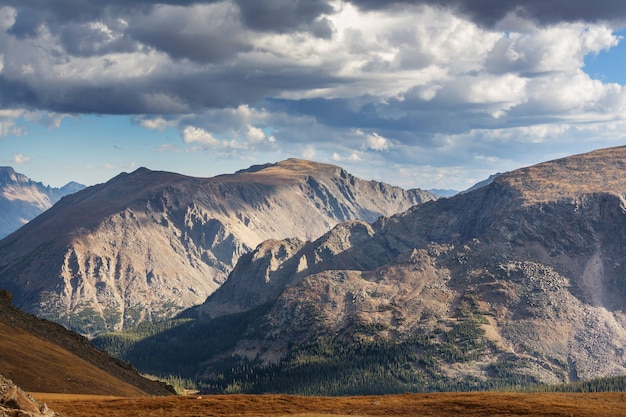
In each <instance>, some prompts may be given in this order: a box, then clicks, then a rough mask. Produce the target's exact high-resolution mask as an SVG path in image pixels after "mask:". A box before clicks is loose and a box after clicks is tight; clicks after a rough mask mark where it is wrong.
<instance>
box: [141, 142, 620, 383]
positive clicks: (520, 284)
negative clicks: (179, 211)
mask: <svg viewBox="0 0 626 417" xmlns="http://www.w3.org/2000/svg"><path fill="white" fill-rule="evenodd" d="M625 191H626V147H616V148H610V149H602V150H598V151H594V152H590V153H587V154H580V155H574V156H571V157H567V158H562V159H558V160H554V161H548V162H545V163H542V164H537V165H534V166H532V167H527V168H522V169H520V170H515V171H512V172H510V173H504V174H501V175H500V176H498V177H497V178H495V179H494V181H493V182H492V183H490V184H488V185H486V186H484V187H481V188H479V189H476V190H474V191H471V192H467V193H463V194H460V195H457V196H454V197H451V198H447V199H440V200H436V201H430V202H425V203H424V204H420V205H417V206H413V207H412V208H410V209H409V210H407V211H405V212H402V213H399V214H395V215H393V216H390V217H382V218H380V219H378V220H377V221H375V222H373V223H371V224H370V223H367V222H363V221H350V222H346V223H341V224H339V225H337V226H335V227H334V228H333V229H331V230H330V231H329V232H328V233H326V234H325V235H323V236H322V237H320V238H319V239H316V240H314V241H311V242H302V241H298V240H294V239H291V240H283V241H281V240H275V241H267V242H265V243H263V244H261V245H259V246H258V247H257V249H256V250H255V251H253V252H251V253H249V254H248V255H246V256H244V257H242V258H241V259H240V262H239V263H238V264H237V265H236V266H235V268H234V269H233V272H232V273H231V275H230V277H229V279H228V281H226V283H224V285H222V286H221V287H220V289H218V290H217V291H216V292H214V293H213V294H212V295H211V296H209V298H208V299H207V301H206V302H205V303H204V304H203V305H201V306H199V307H196V308H194V311H196V312H197V314H199V316H200V321H201V322H202V321H204V322H206V323H211V322H213V321H219V320H222V319H227V318H228V317H230V316H231V315H232V314H233V313H237V314H240V315H241V317H248V316H247V315H249V314H251V312H252V311H255V310H254V309H259V308H262V309H263V311H264V312H263V313H262V314H261V315H260V316H259V315H258V314H255V315H251V316H250V320H251V321H249V322H248V323H249V324H248V326H251V327H249V328H248V330H247V332H245V333H243V334H241V335H240V336H239V337H238V339H236V340H235V341H234V342H233V345H232V346H231V347H230V348H229V349H228V350H226V351H223V352H220V355H219V356H216V357H214V358H213V359H210V358H204V362H203V363H204V364H205V365H203V367H204V373H202V372H200V374H198V375H200V376H198V377H199V378H200V379H202V378H206V380H207V381H212V382H210V383H211V384H215V383H217V382H215V381H216V380H215V379H212V378H213V377H212V376H211V375H214V372H221V371H218V369H221V368H219V366H221V365H219V363H221V362H220V359H219V358H220V357H225V356H229V355H234V356H235V357H239V358H241V360H242V365H241V366H252V365H250V364H256V365H254V367H253V371H252V372H254V373H256V372H261V371H262V370H263V369H267V368H266V367H269V366H276V367H277V369H293V367H294V366H295V367H301V368H302V369H305V368H306V367H307V366H309V368H306V369H308V370H307V371H306V372H321V371H319V370H314V369H317V368H315V366H316V365H314V363H317V362H315V361H319V364H320V365H319V366H323V364H324V363H326V362H324V361H325V359H324V358H325V356H324V355H327V354H328V353H324V352H329V351H328V350H327V349H331V348H330V347H329V346H335V348H334V349H336V351H339V352H341V351H344V350H345V349H350V348H349V346H359V344H363V343H365V344H366V345H368V344H370V343H371V344H374V345H375V346H381V345H384V344H385V343H389V344H390V346H398V349H400V346H401V349H409V350H410V351H411V352H412V355H414V357H415V358H418V359H414V361H413V362H408V363H404V364H399V365H398V366H399V368H398V370H397V371H394V372H398V373H400V374H401V373H402V372H405V371H401V370H402V369H405V368H404V367H406V369H405V370H406V372H408V373H409V374H408V375H410V376H408V375H405V376H404V377H402V378H408V379H409V380H410V379H411V378H417V380H420V379H422V383H425V384H428V383H432V384H435V382H434V381H457V382H449V383H451V384H452V383H458V384H461V383H462V384H465V385H457V386H463V387H465V388H468V387H469V388H471V387H478V386H482V385H480V384H486V383H487V381H489V378H491V377H493V376H494V375H508V376H507V378H509V377H510V378H513V377H514V378H515V380H519V381H535V382H543V383H560V382H572V381H577V380H586V379H591V378H597V377H605V376H612V375H619V374H624V373H626V365H625V364H626V353H625V352H626V312H625V310H624V306H625V305H626V293H625V292H624V288H626V264H624V262H623V259H624V255H625V254H626V238H625V236H626V194H625ZM463 334H465V336H463V337H461V336H460V335H463ZM416 335H419V338H417V339H416V337H417V336H416ZM422 337H423V338H425V339H421V338H422ZM158 340H160V339H159V338H158V337H156V338H155V339H154V341H155V342H156V341H158ZM161 342H163V343H166V342H165V341H162V340H161ZM146 343H147V342H146ZM354 343H356V345H354ZM376 343H379V344H380V345H376ZM148 345H149V344H146V346H148ZM297 346H310V348H308V349H312V350H304V351H302V350H301V351H298V350H297V348H296V347H297ZM339 346H343V347H339ZM368 346H369V345H368ZM355 349H356V348H355ZM138 351H140V349H139V350H138ZM298 352H299V353H298ZM425 352H426V353H425ZM444 352H456V353H454V354H451V353H445V354H444ZM380 354H381V355H384V354H387V353H380ZM299 355H302V356H299ZM312 355H313V357H315V358H316V359H315V361H314V362H312V364H311V365H306V364H307V363H309V362H307V361H308V359H306V358H310V357H312ZM429 355H430V356H429ZM450 355H451V356H450ZM328 360H329V361H334V360H339V359H337V358H335V357H332V356H331V357H330V358H328ZM342 360H343V359H342ZM346 360H347V359H346ZM363 360H364V359H363ZM415 361H417V362H415ZM354 363H359V360H358V359H356V358H355V359H354ZM416 363H417V364H418V365H419V364H420V363H426V364H427V366H426V367H425V368H423V365H419V366H417V365H416ZM244 364H247V365H244ZM270 364H274V365H270ZM281 364H282V365H281ZM281 366H283V367H285V368H281ZM346 366H351V365H348V363H346ZM368 366H370V365H368ZM371 366H373V365H371ZM505 370H506V371H505ZM426 371H427V372H426ZM277 372H278V371H277ZM302 372H304V370H303V371H302ZM381 372H382V371H381ZM424 372H426V375H428V373H429V372H430V373H434V374H436V375H438V376H437V378H438V379H436V380H432V381H431V382H424V381H423V378H426V376H425V374H424ZM202 375H203V376H202ZM246 375H248V376H247V377H250V376H251V374H246ZM272 375H273V376H272V377H268V378H278V379H280V378H281V377H280V373H276V374H272ZM240 377H242V378H243V377H244V375H243V374H241V375H240ZM263 381H265V382H263ZM263 381H261V380H259V381H258V382H257V383H258V384H266V380H263ZM392 381H395V382H389V383H390V384H391V385H392V386H396V385H394V384H398V381H399V380H393V378H392ZM426 381H429V380H428V379H427V380H426ZM481 381H482V382H481ZM239 382H240V383H242V384H243V380H239ZM310 384H313V385H315V384H316V382H315V381H312V382H310ZM247 386H248V387H249V389H251V390H254V389H255V388H254V387H255V385H254V384H252V383H250V384H249V385H247ZM257 386H261V385H257ZM263 386H265V387H267V385H263ZM399 386H405V389H408V388H406V387H408V386H406V385H402V384H400V385H399ZM433 386H435V385H433ZM303 389H304V388H303ZM307 389H308V388H307ZM394 389H399V388H394ZM413 389H414V388H413Z"/></svg>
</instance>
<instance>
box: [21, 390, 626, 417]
mask: <svg viewBox="0 0 626 417" xmlns="http://www.w3.org/2000/svg"><path fill="white" fill-rule="evenodd" d="M33 395H34V396H35V397H36V398H38V399H39V400H42V401H45V402H46V403H47V404H48V406H49V407H50V408H51V409H53V410H54V411H56V412H57V413H61V414H63V416H65V417H83V416H84V417H99V416H103V417H104V416H107V417H122V416H124V417H132V416H164V417H165V416H167V417H170V416H172V417H173V416H177V417H195V416H207V417H226V416H256V417H265V416H295V417H322V416H335V417H338V416H352V417H354V416H361V417H365V416H397V417H405V416H406V417H408V416H411V417H416V416H420V417H421V416H550V417H555V416H567V417H570V416H576V417H585V416H589V417H619V416H626V393H597V394H596V393H594V394H570V393H564V394H561V393H559V394H554V393H545V394H544V393H542V394H518V393H493V392H491V393H485V392H479V393H437V394H403V395H385V396H362V397H298V396H288V395H206V396H178V397H177V396H171V397H151V398H120V397H99V396H85V395H68V394H42V393H34V394H33Z"/></svg>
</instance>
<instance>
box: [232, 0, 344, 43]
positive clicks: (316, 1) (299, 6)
mask: <svg viewBox="0 0 626 417" xmlns="http://www.w3.org/2000/svg"><path fill="white" fill-rule="evenodd" d="M237 4H238V5H239V8H240V9H241V15H242V18H243V21H244V23H245V24H246V26H248V27H249V28H251V29H255V30H261V31H276V32H280V33H282V32H291V31H296V30H303V29H304V30H306V31H308V32H312V33H314V34H316V35H318V37H323V38H328V37H330V35H331V33H332V29H331V28H330V26H329V23H328V22H327V21H326V20H323V19H322V20H318V18H319V17H320V16H322V15H323V14H328V13H331V12H332V11H333V8H332V7H331V6H330V4H329V2H328V0H238V1H237Z"/></svg>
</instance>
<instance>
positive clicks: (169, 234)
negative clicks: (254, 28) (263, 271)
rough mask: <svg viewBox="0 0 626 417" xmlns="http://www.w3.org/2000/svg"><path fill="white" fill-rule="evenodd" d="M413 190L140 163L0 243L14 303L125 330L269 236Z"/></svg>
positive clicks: (186, 297) (209, 285) (184, 298)
mask: <svg viewBox="0 0 626 417" xmlns="http://www.w3.org/2000/svg"><path fill="white" fill-rule="evenodd" d="M433 198H435V197H434V196H432V195H431V194H429V193H426V192H423V191H420V190H410V191H405V190H402V189H400V188H397V187H392V186H390V185H387V184H383V183H378V182H374V181H364V180H360V179H358V178H355V177H353V176H352V175H350V174H349V173H347V172H346V171H344V170H343V169H341V168H339V167H336V166H332V165H326V164H319V163H314V162H309V161H302V160H295V159H293V160H287V161H283V162H280V163H277V164H268V165H265V166H257V167H252V168H251V169H249V170H245V171H241V172H238V173H236V174H231V175H222V176H218V177H214V178H192V177H186V176H183V175H178V174H172V173H167V172H153V171H150V170H147V169H145V168H142V169H139V170H137V171H135V172H133V173H131V174H120V175H119V176H117V177H115V178H113V179H112V180H110V181H109V182H107V183H106V184H101V185H98V186H94V187H89V188H87V189H85V190H83V191H81V192H78V193H76V194H74V195H72V196H69V197H67V198H65V199H63V200H61V201H60V202H59V203H57V204H56V205H55V206H54V207H53V208H52V209H50V210H48V211H47V212H45V213H43V214H42V215H41V216H39V217H37V218H36V219H35V220H33V221H32V222H30V223H29V224H27V225H26V226H25V227H23V228H22V229H20V230H19V231H17V232H16V233H14V234H13V235H11V236H9V237H7V238H6V239H4V240H2V241H0V287H5V288H7V289H9V290H10V291H11V292H13V294H14V302H15V304H16V305H17V306H18V307H20V308H22V309H24V310H26V311H28V312H32V313H35V314H37V315H39V316H41V317H45V318H49V319H51V320H54V321H57V322H59V323H62V324H64V325H65V326H67V327H69V328H72V329H76V330H78V331H80V332H83V333H92V334H93V333H97V332H99V331H102V330H112V329H118V330H119V329H122V328H128V327H133V326H135V325H137V324H138V323H141V322H144V321H158V320H162V319H163V318H167V317H171V316H173V315H175V314H176V313H178V312H180V311H181V310H183V309H184V308H187V307H190V306H192V305H197V304H200V303H202V302H203V301H204V300H205V299H206V297H207V296H208V295H209V294H211V293H212V292H213V291H214V290H215V289H216V288H218V287H219V286H220V285H221V283H222V282H223V281H224V280H225V279H226V277H227V276H228V274H229V272H230V271H231V269H232V268H233V266H234V265H235V262H236V261H237V259H238V258H239V256H241V255H242V254H244V253H246V252H248V251H250V250H252V249H253V248H254V247H255V246H256V245H258V244H259V243H260V242H262V241H264V240H266V239H268V238H275V239H282V238H286V237H288V236H298V237H299V238H300V239H303V240H307V239H315V238H317V237H319V236H320V235H322V234H323V233H325V232H326V231H327V230H329V229H330V228H331V227H332V226H333V225H335V224H337V223H338V222H340V221H343V220H347V219H353V218H359V219H365V220H367V221H373V220H375V219H376V218H378V217H379V216H381V215H390V214H393V213H397V212H400V211H403V210H406V209H407V208H408V207H410V206H412V205H414V204H417V203H420V202H422V201H424V200H429V199H433Z"/></svg>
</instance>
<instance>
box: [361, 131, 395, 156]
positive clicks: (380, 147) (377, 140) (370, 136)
mask: <svg viewBox="0 0 626 417" xmlns="http://www.w3.org/2000/svg"><path fill="white" fill-rule="evenodd" d="M355 134H356V135H357V136H361V137H363V144H362V145H361V149H371V150H373V151H386V150H388V149H389V147H390V144H389V139H387V138H384V137H382V136H381V135H379V134H378V133H376V132H372V133H364V132H362V131H361V130H360V129H357V130H356V131H355Z"/></svg>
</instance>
